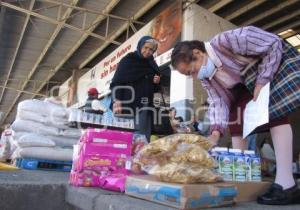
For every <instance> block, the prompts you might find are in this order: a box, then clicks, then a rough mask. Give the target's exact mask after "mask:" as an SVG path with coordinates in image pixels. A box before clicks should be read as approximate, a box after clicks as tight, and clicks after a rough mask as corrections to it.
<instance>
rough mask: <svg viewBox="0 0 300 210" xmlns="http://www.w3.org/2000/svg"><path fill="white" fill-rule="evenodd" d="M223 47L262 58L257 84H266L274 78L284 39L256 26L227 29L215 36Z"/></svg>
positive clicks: (240, 53) (236, 52)
mask: <svg viewBox="0 0 300 210" xmlns="http://www.w3.org/2000/svg"><path fill="white" fill-rule="evenodd" d="M215 39H219V40H218V43H219V44H220V45H221V47H224V48H226V49H227V50H229V51H232V52H233V53H234V54H239V55H242V56H245V57H247V56H249V57H256V58H261V59H262V60H261V63H260V64H259V65H258V74H257V78H256V84H259V85H262V86H264V85H265V84H266V83H268V82H270V81H271V80H272V79H273V76H274V73H275V72H276V71H277V70H278V68H279V65H280V61H281V57H282V40H281V38H279V37H278V36H277V35H275V34H272V33H269V32H266V31H264V30H262V29H260V28H257V27H254V26H247V27H242V28H238V29H235V30H231V31H226V32H224V33H221V34H219V35H218V36H216V37H215Z"/></svg>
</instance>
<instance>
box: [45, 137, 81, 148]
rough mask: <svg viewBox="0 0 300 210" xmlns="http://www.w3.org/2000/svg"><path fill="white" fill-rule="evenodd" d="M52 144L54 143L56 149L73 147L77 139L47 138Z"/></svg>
mask: <svg viewBox="0 0 300 210" xmlns="http://www.w3.org/2000/svg"><path fill="white" fill-rule="evenodd" d="M47 137H48V138H49V139H51V140H52V141H53V142H55V144H56V146H58V147H73V145H75V144H77V142H78V141H79V138H68V137H63V136H47Z"/></svg>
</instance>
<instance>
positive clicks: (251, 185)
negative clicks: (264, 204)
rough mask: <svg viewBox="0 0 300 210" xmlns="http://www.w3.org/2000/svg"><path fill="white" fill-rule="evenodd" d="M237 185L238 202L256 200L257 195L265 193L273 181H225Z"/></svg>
mask: <svg viewBox="0 0 300 210" xmlns="http://www.w3.org/2000/svg"><path fill="white" fill-rule="evenodd" d="M225 183H228V184H233V185H235V186H236V188H237V191H238V194H237V197H236V202H249V201H256V198H257V196H259V195H262V194H264V193H265V192H266V191H267V190H268V189H269V187H270V186H271V182H266V181H262V182H225Z"/></svg>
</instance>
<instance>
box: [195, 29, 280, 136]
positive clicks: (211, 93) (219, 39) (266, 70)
mask: <svg viewBox="0 0 300 210" xmlns="http://www.w3.org/2000/svg"><path fill="white" fill-rule="evenodd" d="M210 45H211V47H212V49H213V50H214V53H212V54H210V53H209V51H208V56H209V57H213V56H217V58H212V60H213V61H214V60H216V59H219V60H220V61H221V63H222V66H220V67H218V70H217V73H216V74H215V75H214V77H213V78H212V79H211V80H209V79H204V80H202V81H201V83H202V86H203V87H204V89H206V90H207V92H208V102H209V104H210V105H209V119H210V122H211V127H210V130H211V132H212V131H214V130H218V131H220V132H221V134H224V131H225V129H226V128H227V124H228V118H229V110H230V107H231V104H232V102H234V100H235V99H234V98H233V96H232V94H231V93H230V91H229V90H228V87H232V86H233V85H235V84H237V83H240V82H242V80H241V77H240V73H241V71H242V70H243V69H245V67H246V66H247V65H248V62H245V59H243V60H241V59H239V56H236V54H238V55H240V56H243V57H245V58H248V59H249V60H250V59H254V58H260V59H261V60H260V63H259V65H258V69H257V78H256V83H257V84H262V85H265V84H266V83H268V82H269V81H271V80H272V79H273V76H274V73H275V72H276V71H277V70H278V68H279V65H280V61H281V57H282V40H281V39H280V38H279V37H278V36H277V35H275V34H272V33H269V32H266V31H263V30H262V29H259V28H256V27H254V26H247V27H242V28H238V29H235V30H230V31H226V32H223V33H221V34H218V35H217V36H215V37H214V38H213V39H212V40H211V41H210ZM216 66H217V65H216ZM219 71H220V72H222V74H220V72H219ZM220 75H223V76H220ZM224 75H225V76H224ZM226 78H228V79H226ZM229 78H230V79H229ZM242 83H243V82H242Z"/></svg>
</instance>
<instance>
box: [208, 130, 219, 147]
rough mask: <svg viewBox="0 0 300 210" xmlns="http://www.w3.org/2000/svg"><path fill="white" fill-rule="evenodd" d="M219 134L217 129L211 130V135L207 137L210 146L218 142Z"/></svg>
mask: <svg viewBox="0 0 300 210" xmlns="http://www.w3.org/2000/svg"><path fill="white" fill-rule="evenodd" d="M220 136H221V134H220V132H219V131H213V132H212V133H211V135H210V136H209V137H208V140H209V141H210V142H211V143H212V146H213V147H214V146H216V145H217V144H218V142H219V138H220Z"/></svg>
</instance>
